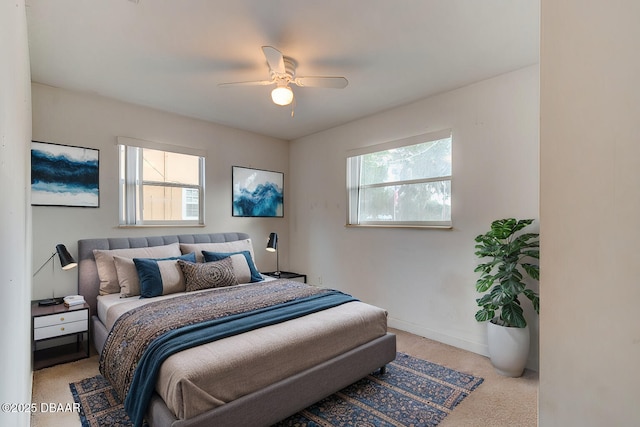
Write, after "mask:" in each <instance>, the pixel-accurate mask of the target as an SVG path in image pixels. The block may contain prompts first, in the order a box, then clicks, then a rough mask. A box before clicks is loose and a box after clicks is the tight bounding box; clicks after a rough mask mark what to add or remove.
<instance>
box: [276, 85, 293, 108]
mask: <svg viewBox="0 0 640 427" xmlns="http://www.w3.org/2000/svg"><path fill="white" fill-rule="evenodd" d="M271 99H272V100H273V102H274V103H275V104H277V105H283V106H284V105H289V104H291V102H292V101H293V91H292V90H291V88H290V87H289V86H278V87H276V88H275V89H273V90H272V91H271Z"/></svg>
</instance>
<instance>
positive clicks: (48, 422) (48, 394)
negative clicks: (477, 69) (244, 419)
mask: <svg viewBox="0 0 640 427" xmlns="http://www.w3.org/2000/svg"><path fill="white" fill-rule="evenodd" d="M391 332H393V333H395V334H397V337H398V351H401V352H403V353H407V354H409V355H412V356H415V357H418V358H421V359H425V360H429V361H431V362H434V363H438V364H440V365H443V366H447V367H449V368H452V369H456V370H458V371H462V372H466V373H469V374H472V375H475V376H479V377H482V378H484V382H483V383H482V384H481V385H480V386H479V387H478V388H477V389H476V390H475V391H474V392H473V393H471V394H470V395H469V396H468V397H467V398H465V399H464V400H463V401H462V403H461V404H460V405H458V406H457V407H456V409H455V410H454V411H453V412H452V413H451V414H449V415H448V416H447V417H446V418H445V419H444V421H442V423H440V424H439V426H442V427H458V426H464V427H473V426H478V427H480V426H482V427H485V426H493V427H500V426H514V425H517V426H519V427H535V426H537V424H538V420H537V412H538V411H537V408H538V373H537V372H533V371H525V374H524V375H523V376H522V377H521V378H508V377H503V376H501V375H499V374H497V373H496V372H495V370H494V369H493V367H492V366H491V362H489V360H488V359H487V358H486V357H483V356H479V355H477V354H474V353H470V352H467V351H464V350H460V349H457V348H455V347H451V346H448V345H445V344H442V343H439V342H436V341H432V340H429V339H426V338H422V337H418V336H416V335H412V334H409V333H407V332H403V331H399V330H391ZM98 373H99V372H98V356H97V355H95V354H93V355H92V356H91V357H90V358H88V359H83V360H80V361H77V362H73V363H67V364H64V365H58V366H53V367H51V368H46V369H42V370H39V371H35V372H34V374H33V396H32V402H34V403H36V404H37V406H38V407H40V404H41V403H55V404H58V403H62V404H66V403H73V397H72V396H71V391H70V390H69V383H70V382H72V381H78V380H81V379H84V378H88V377H91V376H94V375H97V374H98ZM31 426H32V427H49V426H52V427H57V426H69V427H74V426H78V427H79V426H80V418H79V417H78V414H76V413H73V412H71V413H64V412H63V413H51V412H49V413H41V412H40V411H38V412H37V413H35V414H32V416H31Z"/></svg>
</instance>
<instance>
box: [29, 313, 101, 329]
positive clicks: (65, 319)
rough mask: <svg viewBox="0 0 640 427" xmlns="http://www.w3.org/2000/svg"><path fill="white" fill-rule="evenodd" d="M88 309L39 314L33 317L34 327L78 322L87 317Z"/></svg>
mask: <svg viewBox="0 0 640 427" xmlns="http://www.w3.org/2000/svg"><path fill="white" fill-rule="evenodd" d="M87 313H88V311H87V310H77V311H65V312H63V313H56V314H50V315H48V316H38V317H34V318H33V327H34V328H42V327H46V326H53V325H60V324H63V323H69V322H77V321H78V320H89V319H87Z"/></svg>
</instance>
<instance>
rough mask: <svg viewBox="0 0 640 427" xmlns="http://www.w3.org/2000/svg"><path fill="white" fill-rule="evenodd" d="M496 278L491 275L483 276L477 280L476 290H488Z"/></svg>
mask: <svg viewBox="0 0 640 427" xmlns="http://www.w3.org/2000/svg"><path fill="white" fill-rule="evenodd" d="M493 282H494V278H493V277H491V276H483V277H481V278H480V279H478V281H477V282H476V291H478V292H486V291H488V290H489V288H490V287H491V286H492V285H493Z"/></svg>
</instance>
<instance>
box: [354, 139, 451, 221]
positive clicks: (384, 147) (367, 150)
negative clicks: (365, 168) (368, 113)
mask: <svg viewBox="0 0 640 427" xmlns="http://www.w3.org/2000/svg"><path fill="white" fill-rule="evenodd" d="M447 138H450V139H451V144H452V148H451V149H452V152H453V136H452V132H451V130H450V129H447V130H443V131H438V132H430V133H426V134H422V135H416V136H412V137H409V138H403V139H399V140H395V141H390V142H386V143H383V144H377V145H373V146H369V147H364V148H359V149H355V150H349V151H347V153H346V154H347V155H346V162H347V227H412V228H413V227H417V228H452V227H453V221H452V219H451V218H449V220H448V221H393V220H389V221H365V220H362V219H360V218H359V212H358V210H359V201H360V200H359V196H360V191H361V189H366V188H375V187H385V186H397V185H403V184H417V183H428V182H440V181H449V183H450V185H451V186H452V175H453V172H452V174H451V175H447V176H437V177H431V178H424V179H417V180H404V181H396V182H385V183H383V184H370V185H361V184H360V176H361V172H360V168H361V162H362V156H364V155H366V154H371V153H377V152H383V151H388V150H391V149H394V148H400V147H407V146H411V145H417V144H422V143H428V142H433V141H439V140H442V139H447ZM452 167H453V165H452ZM451 194H453V188H451Z"/></svg>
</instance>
